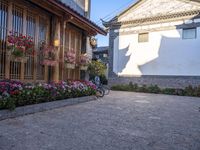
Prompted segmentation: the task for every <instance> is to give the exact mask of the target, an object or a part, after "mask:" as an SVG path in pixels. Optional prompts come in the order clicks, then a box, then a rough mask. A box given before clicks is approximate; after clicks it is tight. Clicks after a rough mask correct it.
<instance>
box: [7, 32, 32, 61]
mask: <svg viewBox="0 0 200 150" xmlns="http://www.w3.org/2000/svg"><path fill="white" fill-rule="evenodd" d="M7 42H8V44H7V45H8V46H7V48H8V51H7V55H8V57H10V60H11V61H14V62H23V63H25V62H27V61H28V57H27V55H34V53H35V51H34V42H33V38H32V37H31V36H25V35H22V34H18V33H17V32H15V33H13V32H12V31H11V32H10V35H9V36H8V39H7Z"/></svg>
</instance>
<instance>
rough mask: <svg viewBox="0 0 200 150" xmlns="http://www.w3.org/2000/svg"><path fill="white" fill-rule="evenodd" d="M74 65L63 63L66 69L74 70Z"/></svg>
mask: <svg viewBox="0 0 200 150" xmlns="http://www.w3.org/2000/svg"><path fill="white" fill-rule="evenodd" d="M75 67H76V65H75V64H71V63H65V68H67V69H75Z"/></svg>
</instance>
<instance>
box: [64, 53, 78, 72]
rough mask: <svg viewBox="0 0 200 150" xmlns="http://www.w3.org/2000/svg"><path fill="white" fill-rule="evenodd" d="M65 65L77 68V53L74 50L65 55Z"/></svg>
mask: <svg viewBox="0 0 200 150" xmlns="http://www.w3.org/2000/svg"><path fill="white" fill-rule="evenodd" d="M64 61H65V67H66V68H67V69H75V67H76V53H75V52H74V50H68V51H66V52H65V55H64Z"/></svg>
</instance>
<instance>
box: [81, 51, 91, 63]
mask: <svg viewBox="0 0 200 150" xmlns="http://www.w3.org/2000/svg"><path fill="white" fill-rule="evenodd" d="M90 62H91V60H90V58H89V57H88V56H87V54H81V56H80V59H79V64H80V65H82V66H88V65H89V63H90Z"/></svg>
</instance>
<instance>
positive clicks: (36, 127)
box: [0, 92, 200, 150]
mask: <svg viewBox="0 0 200 150" xmlns="http://www.w3.org/2000/svg"><path fill="white" fill-rule="evenodd" d="M199 107H200V99H199V98H192V97H178V96H166V95H153V94H141V93H129V92H111V94H110V95H109V96H106V97H104V98H103V99H99V100H97V101H92V102H87V103H83V104H78V105H74V106H67V107H64V108H60V109H55V110H51V111H46V112H42V113H36V114H33V115H28V116H23V117H19V118H15V119H8V120H4V121H0V150H200V112H199Z"/></svg>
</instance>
